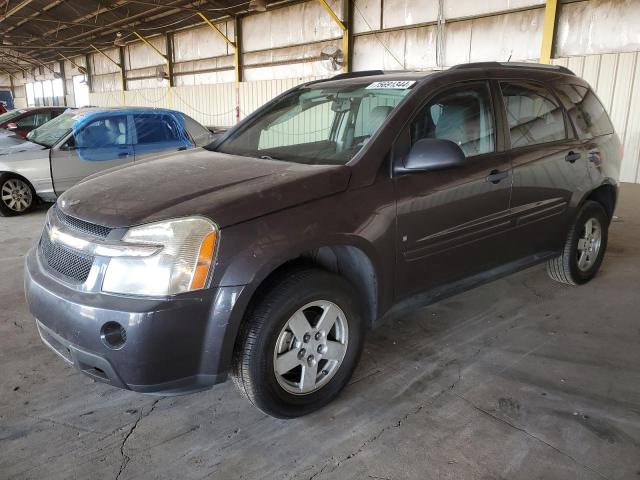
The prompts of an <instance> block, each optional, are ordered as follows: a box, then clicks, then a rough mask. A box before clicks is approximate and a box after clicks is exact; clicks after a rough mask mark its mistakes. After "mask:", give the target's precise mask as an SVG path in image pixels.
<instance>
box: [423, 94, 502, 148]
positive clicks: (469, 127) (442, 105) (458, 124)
mask: <svg viewBox="0 0 640 480" xmlns="http://www.w3.org/2000/svg"><path fill="white" fill-rule="evenodd" d="M493 132H494V128H493V120H492V115H491V101H490V97H489V92H488V90H487V86H486V85H485V84H482V85H473V86H465V87H460V88H454V89H451V90H447V91H446V92H444V93H441V94H439V95H437V96H436V97H435V98H434V99H432V100H431V101H430V102H429V103H428V104H427V105H426V106H425V107H424V108H423V109H422V111H421V112H420V113H419V114H418V115H417V116H416V118H415V119H414V120H413V122H412V123H411V145H413V144H414V143H416V142H417V141H418V140H420V139H423V138H438V139H443V140H450V141H452V142H454V143H456V144H457V145H458V146H460V148H461V149H462V151H463V152H464V153H465V155H466V156H468V157H472V156H474V155H480V154H483V153H490V152H493V151H494V150H495V142H494V133H493Z"/></svg>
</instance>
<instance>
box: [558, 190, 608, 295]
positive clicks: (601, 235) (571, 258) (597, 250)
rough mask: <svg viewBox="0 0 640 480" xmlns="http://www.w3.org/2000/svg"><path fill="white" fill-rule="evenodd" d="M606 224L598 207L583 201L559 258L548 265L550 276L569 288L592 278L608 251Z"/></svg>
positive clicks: (605, 217) (606, 221) (606, 218)
mask: <svg viewBox="0 0 640 480" xmlns="http://www.w3.org/2000/svg"><path fill="white" fill-rule="evenodd" d="M609 222H610V219H609V217H608V215H607V212H606V211H605V209H604V207H603V206H602V205H601V204H599V203H598V202H593V201H591V200H588V201H586V202H585V204H584V205H583V206H582V208H581V209H580V212H579V213H578V217H577V218H576V221H575V223H574V225H573V226H572V227H571V229H570V230H569V234H568V235H567V240H566V242H565V245H564V249H563V251H562V254H561V255H560V256H559V257H556V258H552V259H551V260H549V261H548V262H547V273H548V274H549V276H550V277H551V278H552V279H553V280H556V281H557V282H560V283H566V284H568V285H581V284H583V283H586V282H588V281H589V280H591V279H592V278H593V277H595V275H596V273H598V270H599V269H600V265H601V264H602V260H603V258H604V254H605V251H606V249H607V239H608V231H609Z"/></svg>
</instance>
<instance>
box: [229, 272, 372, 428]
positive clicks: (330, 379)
mask: <svg viewBox="0 0 640 480" xmlns="http://www.w3.org/2000/svg"><path fill="white" fill-rule="evenodd" d="M258 295H259V297H258V298H257V299H256V301H255V302H254V304H253V306H252V307H251V308H250V309H249V310H248V312H247V315H246V316H245V319H244V322H243V325H242V327H241V331H240V334H239V337H238V341H237V342H236V348H235V352H234V361H233V373H232V375H233V379H234V382H235V384H236V386H237V387H238V389H239V390H240V392H241V393H242V394H243V395H244V396H246V397H247V398H248V399H249V401H250V402H251V403H252V404H253V405H254V406H256V407H257V408H259V409H260V410H262V411H263V412H265V413H267V414H268V415H271V416H274V417H278V418H293V417H299V416H302V415H306V414H308V413H311V412H313V411H315V410H318V409H319V408H321V407H323V406H324V405H326V404H327V403H329V402H330V401H332V400H333V399H334V398H335V397H336V396H337V395H338V394H339V393H340V391H341V390H342V389H343V388H344V386H345V385H346V384H347V382H348V381H349V378H351V375H352V373H353V371H354V370H355V367H356V365H357V362H358V359H359V357H360V352H361V351H362V344H363V340H364V330H365V329H364V325H363V321H362V317H361V315H360V306H359V305H358V297H357V294H356V292H355V290H354V289H353V287H352V286H351V284H350V283H348V282H347V281H346V280H345V279H343V278H342V277H340V276H338V275H335V274H333V273H330V272H327V271H324V270H319V269H315V268H304V269H299V270H294V271H289V272H288V273H286V274H285V275H280V276H279V278H277V279H276V280H275V281H274V282H272V283H271V285H270V286H269V287H268V288H266V289H265V290H264V291H263V292H261V293H260V294H258Z"/></svg>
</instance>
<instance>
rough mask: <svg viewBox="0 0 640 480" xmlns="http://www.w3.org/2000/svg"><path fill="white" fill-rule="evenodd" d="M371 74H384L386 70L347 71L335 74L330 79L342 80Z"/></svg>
mask: <svg viewBox="0 0 640 480" xmlns="http://www.w3.org/2000/svg"><path fill="white" fill-rule="evenodd" d="M371 75H384V70H361V71H359V72H347V73H339V74H338V75H334V76H333V77H331V78H330V79H329V80H342V79H345V78H358V77H369V76H371Z"/></svg>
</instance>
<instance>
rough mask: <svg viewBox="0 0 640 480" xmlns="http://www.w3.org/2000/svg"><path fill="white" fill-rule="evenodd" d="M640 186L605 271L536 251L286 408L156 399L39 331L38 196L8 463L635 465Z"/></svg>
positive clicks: (509, 469) (482, 472)
mask: <svg viewBox="0 0 640 480" xmlns="http://www.w3.org/2000/svg"><path fill="white" fill-rule="evenodd" d="M638 205H640V185H625V186H624V188H623V190H622V198H621V203H620V205H619V208H618V211H617V214H618V216H619V217H620V218H619V219H618V220H617V221H615V222H614V223H613V225H612V227H611V235H610V244H609V251H608V254H607V257H606V260H605V262H604V265H603V268H602V270H601V273H600V275H598V277H597V278H596V279H595V280H594V281H593V282H591V283H590V284H589V285H586V286H583V287H579V288H569V287H564V286H561V285H558V284H556V283H554V282H552V281H551V280H550V279H548V278H547V275H546V273H545V271H544V267H542V266H538V267H534V268H532V269H529V270H527V271H524V272H521V273H519V274H516V275H514V276H511V277H508V278H505V279H503V280H499V281H496V282H493V283H491V284H488V285H485V286H483V287H481V288H478V289H475V290H473V291H470V292H467V293H464V294H462V295H459V296H457V297H453V298H450V299H448V300H445V301H442V302H440V303H438V304H435V305H432V306H429V307H426V308H422V309H417V310H416V311H414V312H412V313H410V314H409V315H406V316H404V317H403V318H398V319H392V320H390V321H389V322H387V323H386V324H385V325H384V326H382V327H381V328H380V329H378V330H376V331H375V332H373V333H372V334H371V335H370V336H369V337H368V340H367V342H366V347H365V354H364V357H363V359H362V362H361V364H360V366H359V368H358V370H357V373H356V375H355V378H354V379H353V381H352V382H351V384H350V385H349V386H348V388H347V389H346V391H345V392H344V394H343V395H342V396H341V397H340V398H339V399H338V400H337V401H336V402H334V403H333V404H332V405H330V406H329V407H327V408H325V409H324V410H322V411H320V412H317V413H316V414H313V415H311V416H309V417H306V418H302V419H298V420H291V421H281V420H274V419H272V418H270V417H267V416H265V415H263V414H261V413H260V412H258V411H256V410H254V409H253V408H252V407H251V406H250V405H249V404H248V403H247V402H245V401H244V400H243V399H242V398H241V397H240V396H239V394H238V393H236V391H235V390H234V388H233V386H232V384H231V383H227V384H224V385H220V386H218V387H216V388H214V389H212V390H209V391H207V392H203V393H199V394H194V395H190V396H184V397H170V398H169V397H167V398H158V397H156V398H154V397H147V396H142V395H139V394H134V393H131V392H125V391H121V390H116V389H114V388H111V387H108V386H106V385H103V384H99V383H93V382H92V381H91V380H89V379H88V378H87V377H84V376H82V375H80V374H79V373H76V372H75V371H74V370H73V369H71V368H69V367H67V366H65V365H64V364H63V362H62V361H61V360H60V359H59V358H58V357H56V356H55V354H54V353H52V352H51V351H49V349H48V348H46V347H44V346H43V345H42V344H41V342H40V340H39V338H38V335H37V333H36V329H35V325H34V321H33V319H32V318H31V317H30V316H29V314H28V313H27V308H26V306H25V302H24V297H23V291H22V257H23V255H24V253H25V252H26V250H27V249H28V247H29V246H30V244H32V243H33V242H35V241H36V239H37V237H38V236H39V234H40V228H41V224H42V221H43V217H44V210H42V209H41V210H40V211H37V212H35V213H33V214H30V215H28V216H26V217H23V218H11V219H5V218H2V219H0V241H1V245H2V250H1V252H0V279H1V280H0V305H1V309H0V478H3V479H4V478H48V479H58V478H60V479H63V478H65V479H66V478H122V479H124V478H143V477H147V478H150V477H154V478H159V477H161V478H216V479H227V478H229V479H254V478H269V479H271V478H274V479H275V478H277V479H279V478H291V479H303V478H304V479H312V478H314V479H341V480H344V479H389V480H391V479H421V480H422V479H467V478H477V479H493V478H505V479H525V478H526V479H534V478H543V479H597V478H608V479H622V478H627V479H639V478H640V348H639V345H640V321H639V320H640V315H639V312H640V295H638V291H639V287H640V251H639V250H638V248H637V247H638V245H640V209H639V208H638Z"/></svg>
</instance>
